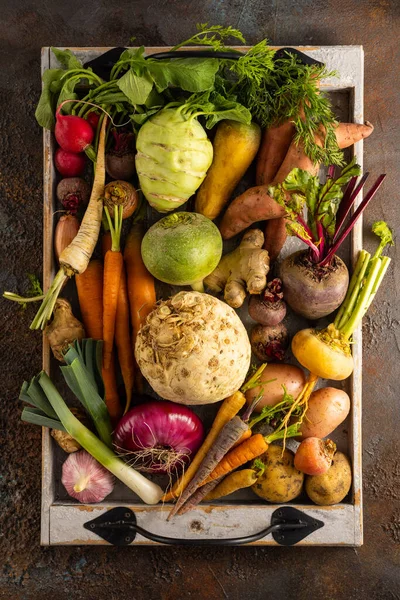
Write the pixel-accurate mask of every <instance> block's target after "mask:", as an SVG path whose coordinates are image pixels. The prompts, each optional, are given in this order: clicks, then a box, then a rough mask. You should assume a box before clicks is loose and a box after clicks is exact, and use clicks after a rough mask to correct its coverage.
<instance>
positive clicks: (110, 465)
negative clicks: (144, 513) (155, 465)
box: [38, 371, 164, 504]
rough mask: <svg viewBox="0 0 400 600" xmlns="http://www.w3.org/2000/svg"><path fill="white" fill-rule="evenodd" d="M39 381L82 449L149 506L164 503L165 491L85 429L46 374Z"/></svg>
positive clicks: (61, 419) (59, 416) (63, 422)
mask: <svg viewBox="0 0 400 600" xmlns="http://www.w3.org/2000/svg"><path fill="white" fill-rule="evenodd" d="M38 382H39V385H40V387H41V388H42V390H43V392H44V393H45V394H46V397H47V399H48V400H49V402H50V404H51V406H52V407H53V409H54V411H55V413H56V414H57V416H58V418H59V419H60V421H61V423H62V425H63V426H64V427H65V429H66V431H67V432H68V433H69V434H70V435H71V436H72V437H73V438H74V439H75V440H76V441H77V442H79V443H80V445H81V446H82V448H84V449H85V450H86V451H87V452H89V454H90V455H91V456H93V458H95V459H96V460H97V461H98V462H99V463H100V464H101V465H103V467H105V468H106V469H108V471H110V473H112V474H113V475H115V477H117V478H118V479H119V480H120V481H122V482H123V483H124V484H125V485H126V486H127V487H128V488H129V489H131V490H132V491H133V492H135V494H137V495H138V496H139V498H141V499H142V500H143V502H145V503H146V504H157V503H158V502H159V501H160V500H161V497H162V495H163V493H164V492H163V490H162V489H161V488H160V486H159V485H157V484H156V483H153V482H152V481H149V480H148V479H146V477H144V476H143V475H142V474H141V473H138V471H135V469H132V467H129V466H128V465H127V464H125V463H124V462H123V461H122V460H121V459H120V458H118V457H117V456H116V455H115V454H114V452H113V451H112V450H111V449H110V448H108V446H106V445H105V444H104V443H103V442H101V441H100V440H99V439H98V438H97V437H96V436H95V435H94V433H92V432H91V431H90V430H89V429H88V428H87V427H85V425H83V424H82V423H81V422H80V421H79V420H78V419H77V418H76V417H75V416H74V415H73V414H72V412H71V411H70V410H69V408H68V406H67V405H66V404H65V402H64V400H63V398H62V397H61V395H60V394H59V393H58V391H57V389H56V388H55V386H54V384H53V382H52V381H51V379H50V377H49V376H48V375H47V374H46V373H45V372H44V371H43V372H42V373H41V374H40V376H39V380H38Z"/></svg>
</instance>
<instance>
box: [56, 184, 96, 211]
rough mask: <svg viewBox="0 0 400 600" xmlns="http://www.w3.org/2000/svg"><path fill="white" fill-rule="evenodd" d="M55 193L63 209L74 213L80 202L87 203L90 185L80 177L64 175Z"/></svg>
mask: <svg viewBox="0 0 400 600" xmlns="http://www.w3.org/2000/svg"><path fill="white" fill-rule="evenodd" d="M56 194H57V199H58V201H59V202H61V204H62V205H63V207H64V208H65V210H67V211H68V212H69V213H71V214H72V215H74V214H76V212H77V210H78V208H79V206H80V205H81V204H84V205H86V204H87V203H88V201H89V198H90V186H89V184H88V183H87V182H86V181H85V180H84V179H82V178H81V177H66V178H65V179H61V181H60V183H59V184H58V186H57V192H56Z"/></svg>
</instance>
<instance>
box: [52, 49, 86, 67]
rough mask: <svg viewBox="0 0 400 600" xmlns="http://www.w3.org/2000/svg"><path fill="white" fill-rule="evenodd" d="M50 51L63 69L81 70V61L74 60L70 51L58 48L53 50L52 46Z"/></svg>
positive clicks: (74, 57)
mask: <svg viewBox="0 0 400 600" xmlns="http://www.w3.org/2000/svg"><path fill="white" fill-rule="evenodd" d="M51 51H52V52H53V54H54V56H55V57H56V59H57V60H58V62H59V63H60V65H61V66H62V67H64V68H65V69H81V68H82V63H81V61H80V60H79V59H78V58H76V56H75V55H74V54H73V53H72V52H71V50H59V49H58V48H54V47H53V46H52V48H51Z"/></svg>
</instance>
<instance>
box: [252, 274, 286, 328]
mask: <svg viewBox="0 0 400 600" xmlns="http://www.w3.org/2000/svg"><path fill="white" fill-rule="evenodd" d="M249 315H250V317H251V318H252V319H254V321H257V323H261V325H266V326H267V327H273V326H274V325H278V323H280V322H281V321H283V319H284V318H285V315H286V304H285V302H284V301H283V292H282V281H281V280H280V279H278V278H275V279H273V280H272V281H270V282H269V283H268V284H267V287H266V288H265V290H264V291H263V292H261V294H260V295H256V294H254V295H253V296H251V298H250V301H249Z"/></svg>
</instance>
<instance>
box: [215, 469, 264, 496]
mask: <svg viewBox="0 0 400 600" xmlns="http://www.w3.org/2000/svg"><path fill="white" fill-rule="evenodd" d="M256 481H257V472H256V471H255V470H254V469H242V470H241V471H235V472H234V473H231V474H230V475H227V476H226V477H225V478H224V479H223V480H222V481H221V483H219V484H218V485H217V487H216V488H214V489H213V490H212V492H209V493H208V494H207V496H206V497H205V498H204V500H205V501H209V500H218V499H219V498H223V497H224V496H229V494H233V493H234V492H237V491H238V490H242V489H244V488H248V487H250V486H251V485H253V484H254V483H255V482H256Z"/></svg>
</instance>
